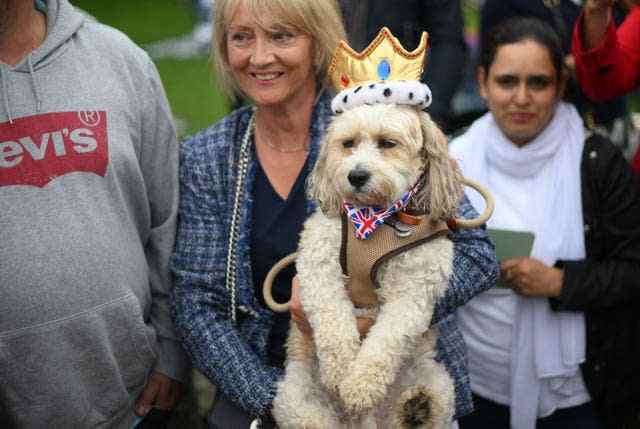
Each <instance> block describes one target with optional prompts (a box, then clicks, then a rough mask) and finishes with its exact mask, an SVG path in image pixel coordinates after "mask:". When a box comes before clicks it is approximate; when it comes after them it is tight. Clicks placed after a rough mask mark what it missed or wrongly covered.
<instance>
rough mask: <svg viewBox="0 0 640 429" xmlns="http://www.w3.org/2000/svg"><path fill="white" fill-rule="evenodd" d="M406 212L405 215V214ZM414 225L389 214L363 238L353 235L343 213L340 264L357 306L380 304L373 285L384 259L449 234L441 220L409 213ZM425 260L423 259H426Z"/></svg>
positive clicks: (369, 306)
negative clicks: (385, 219) (387, 217)
mask: <svg viewBox="0 0 640 429" xmlns="http://www.w3.org/2000/svg"><path fill="white" fill-rule="evenodd" d="M405 216H406V215H405ZM411 219H414V220H415V222H411V223H414V224H415V225H408V224H406V223H403V222H400V221H399V220H398V216H397V215H394V216H393V217H392V218H389V219H388V220H387V221H385V223H384V224H383V225H380V226H379V227H378V228H377V229H376V231H375V232H374V233H373V234H371V235H370V236H369V238H368V239H366V240H359V239H357V238H356V236H355V228H354V226H353V223H352V222H350V221H349V219H348V218H347V215H346V214H343V215H342V243H341V247H340V265H341V267H342V273H343V274H344V275H345V276H347V286H346V287H347V290H348V291H349V295H350V297H351V300H352V301H353V303H354V306H355V307H356V308H372V307H377V306H378V305H379V301H378V295H377V294H376V289H378V288H379V287H380V284H379V283H378V280H377V274H378V269H379V268H380V265H381V264H382V263H383V262H385V261H386V260H387V259H389V258H391V257H393V256H396V255H398V254H400V253H402V252H406V251H407V250H409V249H412V248H414V247H416V246H419V245H421V244H424V243H426V242H428V241H431V240H433V239H435V238H438V237H442V236H445V235H448V233H449V228H448V227H447V224H446V223H445V222H443V221H435V222H434V221H431V220H430V219H428V217H427V216H426V215H421V216H411ZM425 263H426V261H425Z"/></svg>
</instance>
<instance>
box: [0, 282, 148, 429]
mask: <svg viewBox="0 0 640 429" xmlns="http://www.w3.org/2000/svg"><path fill="white" fill-rule="evenodd" d="M153 343H155V333H154V331H153V329H151V328H149V327H148V326H147V325H146V324H145V323H144V320H143V317H142V313H141V310H140V304H139V302H138V299H137V297H136V296H134V295H126V296H124V297H121V298H118V299H116V300H113V301H110V302H108V303H106V304H103V305H100V306H98V307H94V308H92V309H90V310H87V311H83V312H82V313H78V314H75V315H73V316H70V317H67V318H64V319H60V320H56V321H52V322H49V323H46V324H42V325H38V326H32V327H28V328H23V329H19V330H15V331H10V332H5V333H2V334H0V381H1V382H0V405H1V407H0V408H4V410H3V411H2V412H0V420H9V424H10V427H12V426H13V425H15V426H16V427H29V428H40V427H49V428H50V427H59V428H76V427H78V428H86V427H90V426H94V425H99V424H101V423H105V422H110V421H112V420H113V419H114V418H116V416H120V417H122V415H123V413H125V412H126V410H127V409H129V408H130V407H131V406H132V395H134V394H136V393H138V392H139V391H140V390H141V388H142V386H143V385H144V383H145V380H146V377H147V375H148V373H149V371H150V370H151V368H152V366H153V363H154V361H155V353H154V350H153V347H152V346H151V344H153ZM3 414H4V415H3Z"/></svg>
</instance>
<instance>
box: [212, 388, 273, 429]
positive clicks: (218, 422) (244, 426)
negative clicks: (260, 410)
mask: <svg viewBox="0 0 640 429" xmlns="http://www.w3.org/2000/svg"><path fill="white" fill-rule="evenodd" d="M255 420H258V422H257V423H256V426H253V427H252V426H251V425H252V423H254V421H255ZM207 424H208V426H209V428H210V429H249V428H251V429H254V428H257V429H275V428H276V425H275V424H274V423H273V421H272V420H271V419H270V418H264V417H263V418H257V417H255V416H252V415H250V414H249V413H247V412H246V411H244V410H243V409H241V408H240V407H238V406H237V405H235V404H234V403H233V402H231V401H230V400H229V399H227V397H226V396H224V395H223V394H222V393H220V392H217V394H216V399H215V401H214V402H213V406H212V407H211V411H209V416H208V417H207Z"/></svg>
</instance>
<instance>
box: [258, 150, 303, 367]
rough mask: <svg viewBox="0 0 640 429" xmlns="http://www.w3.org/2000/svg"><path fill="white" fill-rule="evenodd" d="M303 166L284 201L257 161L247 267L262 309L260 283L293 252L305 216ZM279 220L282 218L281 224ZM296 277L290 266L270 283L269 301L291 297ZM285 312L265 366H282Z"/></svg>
mask: <svg viewBox="0 0 640 429" xmlns="http://www.w3.org/2000/svg"><path fill="white" fill-rule="evenodd" d="M307 172H308V169H307V163H306V162H305V165H304V166H303V167H302V170H301V171H300V174H299V175H298V178H297V179H296V182H295V183H294V185H293V188H292V189H291V192H290V193H289V196H288V197H287V199H286V200H283V199H282V197H280V195H278V193H277V192H276V191H275V189H273V186H271V182H269V179H268V178H267V176H266V174H265V172H264V170H263V169H262V166H261V165H260V162H258V163H257V166H256V177H255V182H254V185H253V186H254V188H253V214H252V216H253V229H252V231H251V266H252V267H253V286H254V288H255V291H256V296H257V297H258V299H259V301H260V304H262V305H263V306H264V305H265V303H264V298H263V297H262V283H263V282H264V279H265V277H266V276H267V273H268V272H269V270H270V269H271V267H273V265H274V264H275V263H276V262H278V261H279V260H280V259H282V258H284V257H285V256H287V255H288V254H290V253H292V252H295V251H296V249H297V246H298V240H299V238H300V231H302V224H303V223H304V220H305V219H306V217H307V211H306V210H307V208H306V204H307V200H306V197H305V186H304V184H305V181H306V179H307ZM283 219H286V220H284V221H283ZM295 274H296V271H295V268H294V267H293V265H290V266H288V267H287V268H286V269H285V270H284V271H282V272H281V273H280V274H279V275H278V277H276V279H275V280H274V283H273V289H272V290H273V298H274V299H275V300H276V301H277V302H286V301H288V300H289V298H290V297H291V280H292V279H293V276H294V275H295ZM290 319H291V317H290V314H289V312H285V313H276V315H275V321H274V324H273V327H272V329H271V333H270V335H269V345H268V348H267V358H268V362H269V365H271V366H277V367H280V368H283V367H284V360H285V356H286V352H285V349H284V344H285V342H286V340H287V333H288V332H289V320H290Z"/></svg>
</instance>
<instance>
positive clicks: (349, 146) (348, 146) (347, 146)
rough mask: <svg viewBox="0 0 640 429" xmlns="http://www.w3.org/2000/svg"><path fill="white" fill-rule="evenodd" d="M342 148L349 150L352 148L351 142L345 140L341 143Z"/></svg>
mask: <svg viewBox="0 0 640 429" xmlns="http://www.w3.org/2000/svg"><path fill="white" fill-rule="evenodd" d="M342 147H343V148H345V149H350V148H352V147H353V140H345V141H343V142H342Z"/></svg>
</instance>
